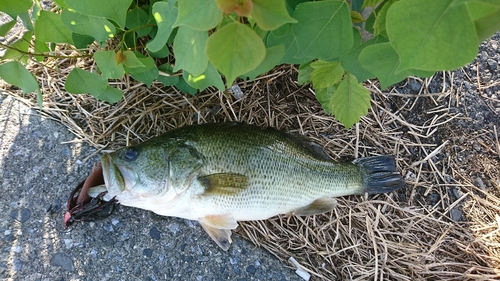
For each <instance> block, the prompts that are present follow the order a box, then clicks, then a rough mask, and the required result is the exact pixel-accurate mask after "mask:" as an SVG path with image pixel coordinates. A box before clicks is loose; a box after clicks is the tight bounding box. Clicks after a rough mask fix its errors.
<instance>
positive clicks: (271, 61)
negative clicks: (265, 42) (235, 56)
mask: <svg viewBox="0 0 500 281" xmlns="http://www.w3.org/2000/svg"><path fill="white" fill-rule="evenodd" d="M283 55H285V46H284V45H278V46H274V47H270V48H267V49H266V57H265V58H264V60H263V61H262V62H261V63H260V64H259V66H257V67H256V68H255V69H254V70H251V71H250V72H247V73H245V74H244V75H243V76H246V77H248V79H250V80H253V79H255V78H257V76H259V75H261V74H263V73H266V72H268V71H269V70H271V69H273V68H274V67H275V66H276V65H278V64H279V63H280V61H281V59H282V58H283Z"/></svg>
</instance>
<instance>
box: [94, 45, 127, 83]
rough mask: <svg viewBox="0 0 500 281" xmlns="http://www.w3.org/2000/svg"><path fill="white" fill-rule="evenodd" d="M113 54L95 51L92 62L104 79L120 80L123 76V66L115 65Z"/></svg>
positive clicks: (111, 52)
mask: <svg viewBox="0 0 500 281" xmlns="http://www.w3.org/2000/svg"><path fill="white" fill-rule="evenodd" d="M115 55H116V54H115V52H113V51H97V52H95V53H94V60H95V62H96V63H97V66H98V67H99V70H100V71H101V73H102V77H104V78H106V79H120V78H122V77H123V75H124V74H125V71H124V69H123V64H121V63H119V64H117V63H116V61H115Z"/></svg>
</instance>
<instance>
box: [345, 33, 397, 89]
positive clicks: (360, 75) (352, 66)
mask: <svg viewBox="0 0 500 281" xmlns="http://www.w3.org/2000/svg"><path fill="white" fill-rule="evenodd" d="M387 41H388V40H387V38H385V37H383V36H375V37H373V38H371V39H370V40H368V41H366V42H364V43H363V44H361V45H359V46H358V47H356V48H354V49H352V50H351V51H350V52H349V53H347V54H345V55H343V56H342V57H340V64H341V65H342V67H343V68H344V69H345V70H346V71H347V72H349V73H351V74H352V75H354V76H356V78H357V79H358V81H365V80H366V79H370V78H373V77H375V75H374V74H373V73H371V72H370V71H368V70H367V69H366V68H364V67H362V66H361V65H360V64H359V54H360V53H361V51H363V49H364V48H366V47H367V46H370V45H373V44H377V43H385V42H387Z"/></svg>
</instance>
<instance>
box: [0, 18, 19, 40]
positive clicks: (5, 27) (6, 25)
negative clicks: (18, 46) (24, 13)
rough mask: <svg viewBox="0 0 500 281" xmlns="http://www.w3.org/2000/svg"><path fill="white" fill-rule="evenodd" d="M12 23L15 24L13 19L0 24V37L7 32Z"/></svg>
mask: <svg viewBox="0 0 500 281" xmlns="http://www.w3.org/2000/svg"><path fill="white" fill-rule="evenodd" d="M14 25H16V21H15V20H11V21H9V22H6V23H4V24H2V25H0V36H2V37H3V36H5V34H7V33H8V32H9V31H10V29H11V28H12V27H13V26H14Z"/></svg>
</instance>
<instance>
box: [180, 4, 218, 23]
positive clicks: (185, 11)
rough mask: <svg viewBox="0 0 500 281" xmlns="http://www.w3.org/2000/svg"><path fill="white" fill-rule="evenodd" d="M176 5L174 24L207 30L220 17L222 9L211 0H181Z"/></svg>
mask: <svg viewBox="0 0 500 281" xmlns="http://www.w3.org/2000/svg"><path fill="white" fill-rule="evenodd" d="M178 5H179V17H178V18H177V21H176V22H175V24H174V26H180V25H187V26H189V27H191V28H194V29H198V30H209V29H212V28H214V27H215V26H216V25H217V24H218V23H219V22H220V20H221V18H222V11H221V10H220V9H219V8H218V7H217V4H216V3H215V1H213V0H210V1H207V0H182V1H179V2H178Z"/></svg>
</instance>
